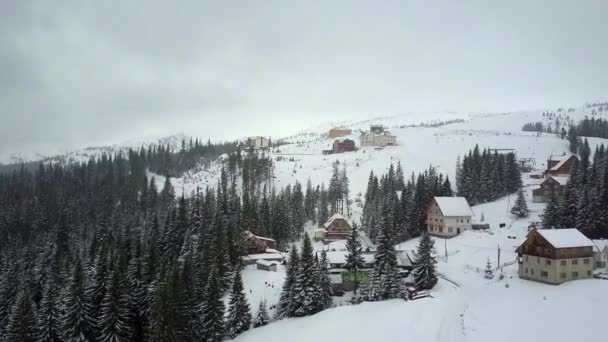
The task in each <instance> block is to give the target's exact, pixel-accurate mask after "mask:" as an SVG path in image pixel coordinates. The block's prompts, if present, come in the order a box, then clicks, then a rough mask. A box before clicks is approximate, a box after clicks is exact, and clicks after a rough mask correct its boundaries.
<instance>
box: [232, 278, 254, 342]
mask: <svg viewBox="0 0 608 342" xmlns="http://www.w3.org/2000/svg"><path fill="white" fill-rule="evenodd" d="M251 319H252V317H251V309H250V307H249V303H248V302H247V298H246V297H245V292H244V290H243V279H242V278H241V272H240V270H238V269H237V271H236V272H235V274H234V282H233V285H232V292H231V293H230V303H229V306H228V318H227V320H226V327H227V330H228V336H230V337H232V338H234V337H236V336H237V335H239V334H241V333H243V332H245V331H247V330H249V328H250V327H251Z"/></svg>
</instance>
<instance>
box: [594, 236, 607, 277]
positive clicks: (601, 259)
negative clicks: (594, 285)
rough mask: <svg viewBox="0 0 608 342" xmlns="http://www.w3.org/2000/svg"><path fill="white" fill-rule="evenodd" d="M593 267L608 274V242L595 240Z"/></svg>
mask: <svg viewBox="0 0 608 342" xmlns="http://www.w3.org/2000/svg"><path fill="white" fill-rule="evenodd" d="M593 244H594V245H595V247H594V248H593V266H594V268H596V269H599V270H600V271H602V272H607V273H608V240H593Z"/></svg>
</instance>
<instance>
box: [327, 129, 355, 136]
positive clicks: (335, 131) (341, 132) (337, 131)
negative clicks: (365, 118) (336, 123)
mask: <svg viewBox="0 0 608 342" xmlns="http://www.w3.org/2000/svg"><path fill="white" fill-rule="evenodd" d="M351 134H352V131H351V130H350V129H339V128H333V129H330V130H329V137H330V138H339V137H344V136H347V135H351Z"/></svg>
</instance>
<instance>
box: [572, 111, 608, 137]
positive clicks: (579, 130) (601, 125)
mask: <svg viewBox="0 0 608 342" xmlns="http://www.w3.org/2000/svg"><path fill="white" fill-rule="evenodd" d="M600 108H601V107H600ZM574 129H575V134H576V136H582V137H596V138H604V139H606V138H608V120H606V119H603V118H594V117H592V118H585V119H583V120H581V121H580V122H579V123H578V124H577V125H576V126H575V127H574Z"/></svg>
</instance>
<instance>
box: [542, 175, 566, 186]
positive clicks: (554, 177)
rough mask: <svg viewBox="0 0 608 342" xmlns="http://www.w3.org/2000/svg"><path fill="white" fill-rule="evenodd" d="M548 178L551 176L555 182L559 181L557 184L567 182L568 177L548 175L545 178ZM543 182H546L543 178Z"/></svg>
mask: <svg viewBox="0 0 608 342" xmlns="http://www.w3.org/2000/svg"><path fill="white" fill-rule="evenodd" d="M549 178H553V179H554V180H555V181H556V182H558V183H559V185H566V184H568V180H569V179H570V177H569V176H549V177H548V178H547V179H549ZM545 182H546V180H545ZM543 183H544V182H543Z"/></svg>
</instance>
